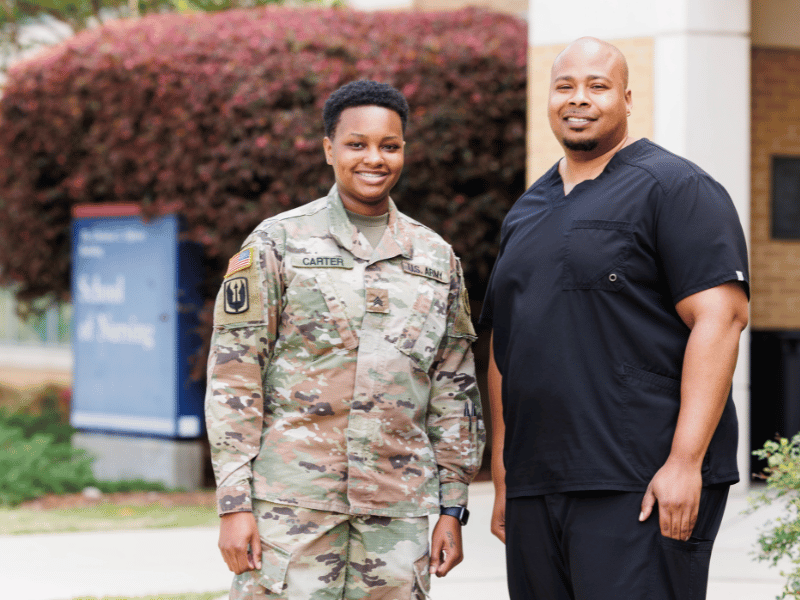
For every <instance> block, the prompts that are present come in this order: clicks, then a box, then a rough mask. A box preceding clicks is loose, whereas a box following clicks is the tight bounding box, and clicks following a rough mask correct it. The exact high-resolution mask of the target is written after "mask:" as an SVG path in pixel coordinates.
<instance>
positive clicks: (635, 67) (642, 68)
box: [527, 38, 653, 185]
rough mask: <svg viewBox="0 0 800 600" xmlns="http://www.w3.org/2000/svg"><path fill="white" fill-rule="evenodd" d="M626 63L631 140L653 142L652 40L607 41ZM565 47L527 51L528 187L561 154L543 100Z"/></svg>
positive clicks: (557, 46) (561, 45) (542, 47)
mask: <svg viewBox="0 0 800 600" xmlns="http://www.w3.org/2000/svg"><path fill="white" fill-rule="evenodd" d="M609 41H610V42H611V43H613V44H614V45H615V46H616V47H617V48H619V49H620V51H621V52H622V53H623V54H624V55H625V59H626V60H627V61H628V73H629V84H630V88H631V92H632V98H633V109H632V110H631V116H630V118H629V119H628V128H629V131H630V135H631V136H632V137H646V138H649V139H653V39H652V38H636V39H627V40H609ZM566 46H567V45H566V44H560V45H556V46H535V47H532V48H529V50H528V136H527V144H528V169H527V179H528V184H529V185H530V184H531V183H533V182H534V181H536V180H537V179H538V178H539V177H540V176H541V175H542V174H543V173H544V172H545V171H546V170H547V169H549V168H550V167H551V166H552V165H553V163H554V162H556V161H557V160H558V159H559V158H560V157H561V156H563V155H564V153H563V151H562V150H561V146H560V145H559V144H558V142H557V141H556V139H555V137H554V136H553V132H552V131H550V123H549V121H548V120H547V97H548V94H549V89H550V67H551V66H552V64H553V60H554V59H555V57H556V56H558V53H559V52H561V51H562V50H563V49H564V48H565V47H566Z"/></svg>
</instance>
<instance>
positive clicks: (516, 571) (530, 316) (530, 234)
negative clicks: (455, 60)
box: [481, 38, 749, 600]
mask: <svg viewBox="0 0 800 600" xmlns="http://www.w3.org/2000/svg"><path fill="white" fill-rule="evenodd" d="M627 71H628V69H627V65H626V62H625V58H624V57H623V56H622V54H621V53H620V51H619V50H618V49H617V48H615V47H614V46H612V45H610V44H608V43H605V42H602V41H600V40H596V39H593V38H582V39H580V40H577V41H576V42H574V43H573V44H571V45H570V46H569V47H568V48H567V49H566V50H564V51H563V52H562V53H561V54H560V55H559V56H558V57H557V58H556V60H555V62H554V64H553V68H552V73H551V81H550V99H549V106H548V112H549V118H550V126H551V128H552V130H553V133H554V134H555V136H556V138H557V139H558V141H559V142H560V143H561V145H562V147H563V148H564V157H563V158H562V159H561V160H559V161H558V163H556V164H555V165H554V166H553V167H552V168H551V169H550V170H549V171H548V172H547V173H545V174H544V175H543V176H542V177H541V178H540V179H539V180H538V181H537V182H536V183H534V184H533V186H531V188H530V189H529V190H528V191H527V192H525V194H524V195H523V196H522V197H521V198H520V199H519V200H518V201H517V203H516V204H515V205H514V207H513V208H512V209H511V211H510V212H509V214H508V216H507V217H506V219H505V222H504V223H503V230H502V241H501V247H500V254H499V256H498V259H497V263H496V265H495V268H494V271H493V273H492V277H491V281H490V283H489V289H488V292H487V295H486V301H485V304H484V310H483V314H482V315H481V322H482V323H483V324H485V325H489V326H491V328H492V357H491V361H490V372H489V391H490V401H491V406H492V423H493V425H494V431H495V435H494V436H493V437H494V445H493V452H492V471H493V478H494V482H495V489H496V494H497V496H496V500H495V508H494V514H493V517H492V531H493V532H494V533H495V535H497V536H498V537H499V538H500V539H501V540H503V541H505V542H506V555H507V564H508V576H509V591H510V594H511V598H512V600H521V599H536V600H606V599H607V600H612V599H613V600H667V599H669V600H687V599H692V600H697V599H702V598H705V593H706V586H707V580H708V563H709V557H710V552H711V546H712V544H713V540H714V537H715V536H716V534H717V531H718V530H719V525H720V521H721V519H722V513H723V510H724V507H725V502H726V500H727V494H728V489H729V487H730V485H731V484H732V483H735V482H736V481H738V479H739V475H738V472H737V466H736V447H737V433H738V426H737V421H736V412H735V408H734V405H733V401H732V399H731V393H730V390H731V379H732V376H733V371H734V367H735V365H736V356H737V353H738V345H739V336H740V334H741V332H742V330H743V329H744V327H745V326H746V324H747V318H748V310H747V302H748V295H749V284H748V273H747V248H746V246H745V239H744V235H743V232H742V228H741V225H740V223H739V219H738V216H737V214H736V210H735V208H734V206H733V203H732V201H731V199H730V197H729V196H728V194H727V192H726V191H725V189H724V188H723V187H722V186H721V185H720V184H719V183H717V182H716V181H715V180H713V179H712V178H711V177H710V176H709V175H708V174H707V173H705V172H704V171H702V170H701V169H700V168H699V167H697V166H696V165H694V164H692V163H690V162H689V161H687V160H685V159H683V158H681V157H679V156H676V155H674V154H672V153H670V152H668V151H667V150H665V149H663V148H661V147H660V146H657V145H656V144H654V143H652V142H650V141H648V140H646V139H639V140H633V139H631V138H629V137H628V128H627V117H628V115H629V114H630V109H631V106H632V103H631V91H630V90H629V89H628V81H627V80H628V72H627Z"/></svg>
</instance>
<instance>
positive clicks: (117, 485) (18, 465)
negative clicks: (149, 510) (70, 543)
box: [0, 409, 166, 506]
mask: <svg viewBox="0 0 800 600" xmlns="http://www.w3.org/2000/svg"><path fill="white" fill-rule="evenodd" d="M74 431H75V430H74V429H73V428H72V427H71V426H70V425H69V424H67V423H64V422H63V417H62V415H61V414H60V413H59V412H57V411H56V410H53V409H47V410H44V411H43V412H42V413H41V414H29V413H23V412H18V413H11V414H10V413H8V412H6V411H4V410H0V473H2V474H3V477H2V479H0V505H10V506H14V505H17V504H20V503H22V502H25V501H26V500H33V499H34V498H38V497H39V496H43V495H44V494H68V493H76V492H80V491H81V490H83V489H84V488H86V487H89V486H92V487H96V488H98V489H100V491H102V492H106V493H111V492H121V491H133V490H137V491H138V490H153V491H164V490H165V489H166V488H165V487H164V485H162V484H160V483H157V482H149V481H142V480H125V481H99V480H97V479H95V477H94V475H93V473H92V461H93V458H92V457H91V456H90V455H89V454H87V453H86V452H85V451H83V450H80V449H78V448H74V447H73V446H72V434H73V433H74Z"/></svg>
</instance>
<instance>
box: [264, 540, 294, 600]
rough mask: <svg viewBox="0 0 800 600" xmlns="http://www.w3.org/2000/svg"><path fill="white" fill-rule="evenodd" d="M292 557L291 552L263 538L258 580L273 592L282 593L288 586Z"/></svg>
mask: <svg viewBox="0 0 800 600" xmlns="http://www.w3.org/2000/svg"><path fill="white" fill-rule="evenodd" d="M290 558H291V553H289V552H288V551H286V550H284V549H283V548H279V547H278V546H276V545H274V544H272V543H270V542H267V541H264V540H263V539H262V540H261V570H260V571H259V573H258V582H259V583H260V584H261V585H263V586H264V587H265V588H267V589H268V590H269V591H271V592H272V593H273V594H279V593H281V592H282V591H283V590H284V589H285V587H286V571H287V570H288V568H289V559H290Z"/></svg>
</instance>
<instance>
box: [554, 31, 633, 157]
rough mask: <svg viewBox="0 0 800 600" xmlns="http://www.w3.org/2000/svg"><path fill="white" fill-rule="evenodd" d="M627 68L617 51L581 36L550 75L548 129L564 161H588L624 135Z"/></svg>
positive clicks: (628, 97)
mask: <svg viewBox="0 0 800 600" xmlns="http://www.w3.org/2000/svg"><path fill="white" fill-rule="evenodd" d="M631 106H632V101H631V91H630V90H629V89H628V64H627V62H626V61H625V57H624V56H623V55H622V52H620V51H619V49H618V48H617V47H616V46H613V45H612V44H609V43H608V42H604V41H602V40H598V39H597V38H591V37H585V38H580V39H578V40H575V41H574V42H572V43H571V44H570V45H569V46H567V47H566V48H565V49H564V51H563V52H561V54H559V55H558V56H557V57H556V59H555V61H553V69H552V71H551V74H550V97H549V100H548V109H547V110H548V118H549V120H550V128H551V129H552V130H553V134H554V135H555V136H556V139H558V141H559V143H560V144H561V145H562V146H563V147H564V150H565V152H566V153H567V154H568V155H569V156H574V157H578V158H579V159H581V160H591V159H593V158H595V157H597V156H601V155H603V154H605V153H606V152H608V151H610V150H611V149H613V148H615V147H616V146H618V145H619V144H622V143H623V142H624V141H625V140H626V139H627V135H628V115H629V114H630V109H631Z"/></svg>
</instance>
